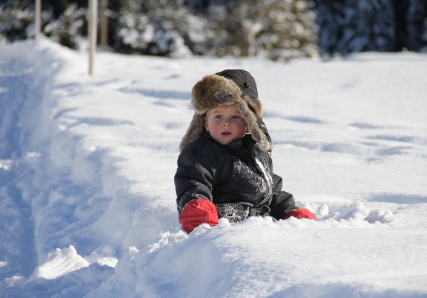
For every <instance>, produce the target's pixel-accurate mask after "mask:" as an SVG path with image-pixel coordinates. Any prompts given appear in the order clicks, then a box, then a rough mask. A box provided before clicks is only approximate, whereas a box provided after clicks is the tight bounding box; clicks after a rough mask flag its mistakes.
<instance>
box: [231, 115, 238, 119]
mask: <svg viewBox="0 0 427 298" xmlns="http://www.w3.org/2000/svg"><path fill="white" fill-rule="evenodd" d="M231 118H233V119H234V120H237V119H239V118H240V117H239V116H237V115H234V116H232V117H231Z"/></svg>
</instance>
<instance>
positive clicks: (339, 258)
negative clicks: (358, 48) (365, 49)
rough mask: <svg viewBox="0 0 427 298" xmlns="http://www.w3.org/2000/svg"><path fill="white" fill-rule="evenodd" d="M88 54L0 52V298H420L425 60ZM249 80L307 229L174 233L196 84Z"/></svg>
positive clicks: (291, 223)
mask: <svg viewBox="0 0 427 298" xmlns="http://www.w3.org/2000/svg"><path fill="white" fill-rule="evenodd" d="M87 67H88V66H87V55H86V54H85V53H82V52H75V51H71V50H69V49H66V48H63V47H61V46H59V45H57V44H54V43H52V42H51V41H48V40H45V39H41V40H38V41H25V42H18V43H15V44H12V45H7V46H2V47H0V121H1V122H0V124H1V126H0V293H1V294H0V296H1V297H37V298H38V297H427V284H426V282H425V281H426V280H427V268H426V266H425V264H427V223H426V220H425V218H426V217H427V183H426V182H427V181H426V177H427V134H426V132H427V120H426V111H427V101H426V94H427V81H426V78H427V56H426V55H425V54H418V53H409V52H406V53H393V54H385V53H382V54H380V53H360V54H357V55H353V56H351V57H349V58H348V59H345V60H342V59H335V60H332V61H328V62H323V61H320V60H294V61H292V62H290V63H286V64H284V63H277V62H271V61H267V60H262V59H231V58H223V59H217V58H207V57H192V58H186V59H165V58H158V57H144V56H125V55H118V54H112V53H97V55H96V66H95V67H96V68H95V77H89V76H88V75H87ZM226 68H243V69H246V70H248V71H250V72H251V73H252V74H253V76H254V77H255V79H256V80H257V84H258V89H259V94H260V98H261V100H262V101H263V105H264V111H265V112H264V120H265V122H266V124H267V126H268V128H269V131H270V134H271V135H272V137H273V145H274V150H273V160H274V167H275V172H276V173H277V174H278V175H280V176H282V177H283V181H284V189H285V190H287V191H289V192H291V193H292V194H293V195H294V197H295V198H296V200H297V204H298V205H299V206H301V207H306V208H309V209H310V210H311V211H313V212H315V213H316V215H317V217H318V220H317V221H310V220H305V219H302V220H298V219H295V218H290V219H288V220H284V221H278V222H273V221H272V220H271V218H250V219H248V220H246V221H244V222H241V223H238V224H230V223H229V222H228V221H227V220H224V219H221V220H220V222H219V225H218V226H216V227H213V228H211V227H209V226H207V225H202V226H200V227H198V228H196V229H195V230H194V232H192V233H191V234H189V235H187V234H185V233H184V232H183V231H182V230H181V229H180V226H179V223H178V221H177V215H178V214H177V211H176V205H175V190H174V184H173V175H174V173H175V170H176V159H177V156H178V154H179V152H178V145H179V142H180V139H181V138H182V136H183V135H184V133H185V130H186V129H187V127H188V124H189V122H190V119H191V116H192V113H193V112H192V110H191V107H190V104H189V101H190V92H191V88H192V86H193V85H194V84H195V83H196V82H197V80H199V79H201V78H202V77H203V76H204V75H206V74H210V73H215V72H218V71H221V70H223V69H226Z"/></svg>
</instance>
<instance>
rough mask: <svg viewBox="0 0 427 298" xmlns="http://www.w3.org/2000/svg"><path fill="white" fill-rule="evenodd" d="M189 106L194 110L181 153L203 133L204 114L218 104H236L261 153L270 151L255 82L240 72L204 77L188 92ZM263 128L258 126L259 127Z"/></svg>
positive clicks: (241, 70) (247, 74)
mask: <svg viewBox="0 0 427 298" xmlns="http://www.w3.org/2000/svg"><path fill="white" fill-rule="evenodd" d="M191 98H192V99H191V105H192V106H193V109H194V111H195V113H194V116H193V119H192V120H191V123H190V126H189V127H188V130H187V132H186V134H185V136H184V137H183V138H182V141H181V144H180V146H179V149H180V151H182V150H183V149H184V147H185V146H187V145H188V144H190V143H192V142H194V141H195V140H197V139H198V138H200V137H201V136H202V135H203V134H204V132H205V126H204V123H203V117H204V116H205V113H206V112H207V111H208V110H210V109H212V108H214V107H216V106H220V105H232V104H235V105H236V106H237V109H238V110H239V112H240V114H241V115H242V117H243V118H244V119H245V121H246V123H247V124H248V129H249V133H250V134H251V136H252V138H253V139H254V140H255V141H256V142H257V143H258V145H259V147H260V148H261V149H262V150H271V140H270V138H269V136H268V133H267V135H266V128H265V126H264V125H263V122H262V120H261V116H262V105H261V101H260V100H259V98H258V91H257V87H256V83H255V79H254V78H253V77H252V76H251V74H250V73H249V72H247V71H245V70H243V69H227V70H224V71H222V72H219V73H216V74H211V75H207V76H205V77H204V78H203V79H202V80H201V81H199V82H197V83H196V85H194V87H193V90H192V91H191ZM260 125H261V126H262V127H259V126H260Z"/></svg>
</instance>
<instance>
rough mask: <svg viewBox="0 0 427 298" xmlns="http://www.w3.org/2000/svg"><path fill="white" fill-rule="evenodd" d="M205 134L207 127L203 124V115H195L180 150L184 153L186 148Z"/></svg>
mask: <svg viewBox="0 0 427 298" xmlns="http://www.w3.org/2000/svg"><path fill="white" fill-rule="evenodd" d="M204 132H205V126H204V122H203V115H199V114H194V116H193V119H192V120H191V122H190V126H189V127H188V129H187V132H186V133H185V135H184V137H183V138H182V140H181V143H180V144H179V150H180V151H182V150H183V149H184V148H185V146H187V145H188V144H190V143H192V142H194V141H195V140H197V139H198V138H200V137H201V136H202V135H203V133H204Z"/></svg>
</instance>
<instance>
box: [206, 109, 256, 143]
mask: <svg viewBox="0 0 427 298" xmlns="http://www.w3.org/2000/svg"><path fill="white" fill-rule="evenodd" d="M204 124H205V128H206V130H207V131H209V133H210V134H211V136H212V138H213V139H214V140H215V141H217V142H218V143H220V144H222V145H227V144H229V143H231V142H232V141H234V140H236V139H239V138H242V137H243V136H244V135H245V133H247V132H248V125H247V124H246V121H245V120H244V119H243V117H242V115H240V112H239V110H238V109H237V106H236V105H226V106H218V107H215V108H213V109H210V110H209V111H208V112H207V114H206V117H205V118H204Z"/></svg>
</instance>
